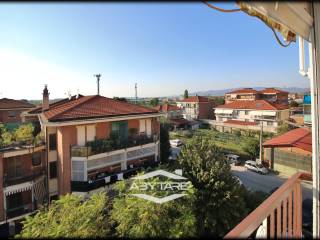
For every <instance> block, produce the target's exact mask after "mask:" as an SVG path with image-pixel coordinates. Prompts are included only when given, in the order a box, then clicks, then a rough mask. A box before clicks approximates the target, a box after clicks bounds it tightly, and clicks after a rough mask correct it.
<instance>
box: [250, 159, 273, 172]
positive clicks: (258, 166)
mask: <svg viewBox="0 0 320 240" xmlns="http://www.w3.org/2000/svg"><path fill="white" fill-rule="evenodd" d="M244 166H245V167H246V168H247V169H248V170H251V171H254V172H257V173H260V174H267V173H268V169H266V168H265V167H264V166H262V165H261V164H258V163H256V162H255V161H252V160H248V161H246V162H245V164H244Z"/></svg>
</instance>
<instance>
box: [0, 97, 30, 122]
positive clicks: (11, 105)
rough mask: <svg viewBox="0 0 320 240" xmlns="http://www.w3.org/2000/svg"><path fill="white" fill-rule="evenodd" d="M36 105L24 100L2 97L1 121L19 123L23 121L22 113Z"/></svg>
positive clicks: (0, 102)
mask: <svg viewBox="0 0 320 240" xmlns="http://www.w3.org/2000/svg"><path fill="white" fill-rule="evenodd" d="M34 107H35V106H34V105H33V104H30V103H28V102H27V101H23V100H15V99H9V98H2V99H0V123H4V124H17V123H21V122H22V121H23V118H22V115H21V114H22V113H23V112H25V111H28V110H30V109H32V108H34Z"/></svg>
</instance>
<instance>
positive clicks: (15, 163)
mask: <svg viewBox="0 0 320 240" xmlns="http://www.w3.org/2000/svg"><path fill="white" fill-rule="evenodd" d="M6 163H7V176H8V177H9V178H11V177H12V178H14V177H19V176H21V175H22V164H21V159H20V156H15V157H10V158H7V161H6Z"/></svg>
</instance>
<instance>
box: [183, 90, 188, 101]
mask: <svg viewBox="0 0 320 240" xmlns="http://www.w3.org/2000/svg"><path fill="white" fill-rule="evenodd" d="M188 97H189V92H188V90H187V89H186V90H184V94H183V98H184V99H186V98H188Z"/></svg>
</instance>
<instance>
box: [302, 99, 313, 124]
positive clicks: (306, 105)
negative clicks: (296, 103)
mask: <svg viewBox="0 0 320 240" xmlns="http://www.w3.org/2000/svg"><path fill="white" fill-rule="evenodd" d="M303 120H304V124H306V125H311V96H310V94H309V95H304V97H303Z"/></svg>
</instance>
